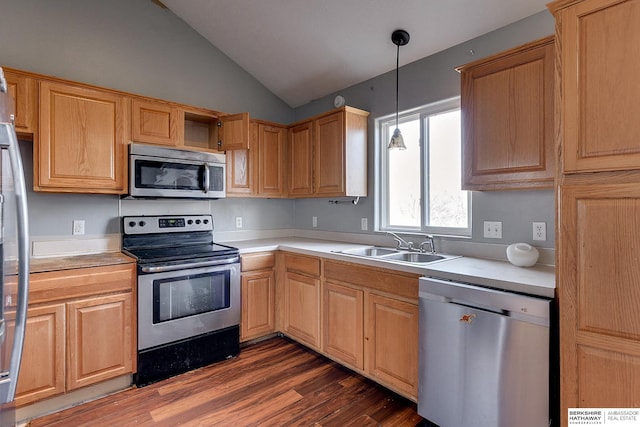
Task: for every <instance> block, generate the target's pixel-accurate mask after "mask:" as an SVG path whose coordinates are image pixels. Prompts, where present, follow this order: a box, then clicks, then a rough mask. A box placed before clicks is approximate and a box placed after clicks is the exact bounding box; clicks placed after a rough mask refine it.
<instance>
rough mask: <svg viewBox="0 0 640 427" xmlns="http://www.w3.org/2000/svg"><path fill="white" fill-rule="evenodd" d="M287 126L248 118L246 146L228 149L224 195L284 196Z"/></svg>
mask: <svg viewBox="0 0 640 427" xmlns="http://www.w3.org/2000/svg"><path fill="white" fill-rule="evenodd" d="M286 147H287V128H286V127H285V126H282V125H278V124H276V123H270V122H264V121H258V120H251V121H250V127H249V149H237V150H227V152H226V155H227V197H270V198H282V197H286V196H287V190H286V179H285V177H286V170H285V164H286Z"/></svg>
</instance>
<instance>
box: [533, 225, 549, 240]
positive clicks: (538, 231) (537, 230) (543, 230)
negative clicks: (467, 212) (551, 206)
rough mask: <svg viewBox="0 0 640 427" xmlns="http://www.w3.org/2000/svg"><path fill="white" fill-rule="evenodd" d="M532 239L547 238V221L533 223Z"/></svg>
mask: <svg viewBox="0 0 640 427" xmlns="http://www.w3.org/2000/svg"><path fill="white" fill-rule="evenodd" d="M533 240H547V223H546V222H534V223H533Z"/></svg>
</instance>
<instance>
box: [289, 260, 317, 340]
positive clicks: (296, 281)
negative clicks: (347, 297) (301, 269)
mask: <svg viewBox="0 0 640 427" xmlns="http://www.w3.org/2000/svg"><path fill="white" fill-rule="evenodd" d="M284 280H285V283H284V289H285V307H286V308H285V310H286V311H285V321H284V331H285V332H286V333H287V334H289V335H291V336H292V337H294V338H297V339H299V340H301V341H303V342H304V343H305V344H308V345H310V346H311V347H313V348H320V279H317V278H314V277H309V276H303V275H301V274H298V273H291V272H287V273H286V276H285V278H284Z"/></svg>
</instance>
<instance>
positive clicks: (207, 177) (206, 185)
mask: <svg viewBox="0 0 640 427" xmlns="http://www.w3.org/2000/svg"><path fill="white" fill-rule="evenodd" d="M210 182H211V175H210V171H209V165H208V164H206V163H205V164H204V194H207V193H208V192H209V185H210Z"/></svg>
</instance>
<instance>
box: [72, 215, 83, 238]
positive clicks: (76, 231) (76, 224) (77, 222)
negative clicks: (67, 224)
mask: <svg viewBox="0 0 640 427" xmlns="http://www.w3.org/2000/svg"><path fill="white" fill-rule="evenodd" d="M83 234H84V219H74V220H73V235H74V236H81V235H83Z"/></svg>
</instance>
